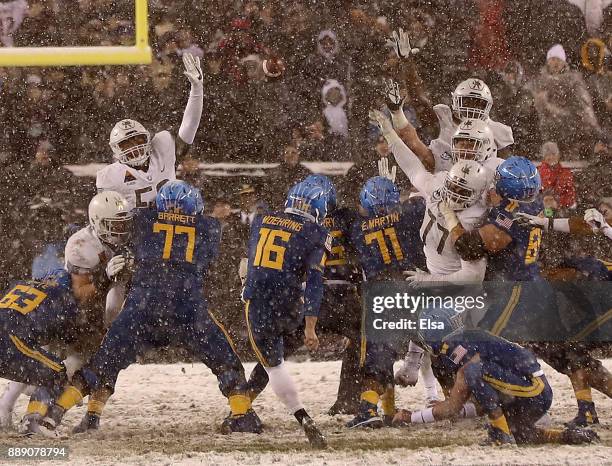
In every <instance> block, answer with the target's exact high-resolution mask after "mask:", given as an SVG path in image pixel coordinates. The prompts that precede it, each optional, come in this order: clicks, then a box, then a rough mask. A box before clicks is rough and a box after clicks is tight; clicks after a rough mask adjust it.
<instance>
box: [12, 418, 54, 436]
mask: <svg viewBox="0 0 612 466" xmlns="http://www.w3.org/2000/svg"><path fill="white" fill-rule="evenodd" d="M19 433H20V434H21V435H23V436H24V437H39V436H40V437H46V438H58V437H59V434H58V433H57V430H55V426H54V423H53V421H52V420H51V419H48V418H45V419H44V420H43V418H42V416H41V415H40V414H26V415H25V416H24V417H23V419H22V420H21V422H20V424H19Z"/></svg>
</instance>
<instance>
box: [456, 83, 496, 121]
mask: <svg viewBox="0 0 612 466" xmlns="http://www.w3.org/2000/svg"><path fill="white" fill-rule="evenodd" d="M451 95H452V97H453V112H454V113H455V115H456V116H457V117H459V118H461V119H463V118H478V119H480V120H486V119H487V118H489V112H490V111H491V107H492V106H493V95H492V94H491V90H490V89H489V86H487V85H486V84H485V83H484V82H483V81H481V80H480V79H475V78H470V79H466V80H465V81H463V82H461V83H459V85H458V86H457V88H456V89H455V92H452V93H451Z"/></svg>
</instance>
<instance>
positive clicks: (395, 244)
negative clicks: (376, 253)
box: [365, 227, 404, 264]
mask: <svg viewBox="0 0 612 466" xmlns="http://www.w3.org/2000/svg"><path fill="white" fill-rule="evenodd" d="M386 238H389V240H390V241H391V248H392V249H393V255H394V256H395V257H396V258H397V260H398V261H401V260H403V259H404V253H403V251H402V247H401V246H400V244H399V241H398V240H397V233H396V232H395V228H393V227H390V228H385V229H384V230H377V231H373V232H371V233H368V234H367V235H365V242H366V244H368V245H369V244H372V243H373V242H374V241H376V242H377V243H378V249H380V254H381V255H382V258H383V262H384V263H385V264H390V263H391V252H390V251H389V247H388V246H387V240H386Z"/></svg>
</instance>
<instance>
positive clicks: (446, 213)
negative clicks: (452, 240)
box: [438, 201, 461, 231]
mask: <svg viewBox="0 0 612 466" xmlns="http://www.w3.org/2000/svg"><path fill="white" fill-rule="evenodd" d="M438 210H439V211H440V213H441V214H442V216H443V217H444V222H445V223H446V228H448V231H453V229H454V228H455V227H456V226H458V225H460V224H461V223H460V222H459V219H458V218H457V214H456V213H455V211H454V210H453V209H451V208H450V207H449V205H448V204H447V203H446V202H445V201H440V203H439V204H438Z"/></svg>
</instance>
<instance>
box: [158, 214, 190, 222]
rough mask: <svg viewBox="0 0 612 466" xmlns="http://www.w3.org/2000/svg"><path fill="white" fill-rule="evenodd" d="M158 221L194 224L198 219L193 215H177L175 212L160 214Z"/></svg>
mask: <svg viewBox="0 0 612 466" xmlns="http://www.w3.org/2000/svg"><path fill="white" fill-rule="evenodd" d="M157 219H158V220H166V221H168V222H178V223H186V224H194V223H195V222H196V218H195V217H193V216H192V215H185V214H177V213H174V212H158V213H157Z"/></svg>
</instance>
